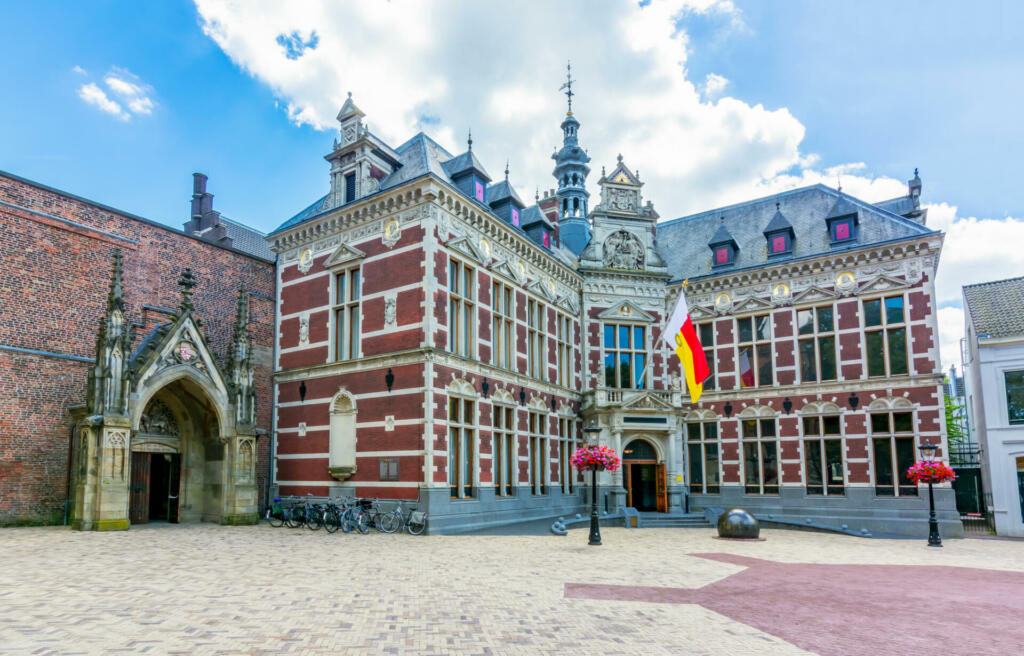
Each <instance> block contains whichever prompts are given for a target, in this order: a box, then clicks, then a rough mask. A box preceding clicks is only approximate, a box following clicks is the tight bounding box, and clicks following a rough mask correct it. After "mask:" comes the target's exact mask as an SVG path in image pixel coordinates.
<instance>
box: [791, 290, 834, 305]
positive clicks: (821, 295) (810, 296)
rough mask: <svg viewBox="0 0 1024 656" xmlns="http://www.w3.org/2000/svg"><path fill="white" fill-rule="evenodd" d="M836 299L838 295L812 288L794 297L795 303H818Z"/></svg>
mask: <svg viewBox="0 0 1024 656" xmlns="http://www.w3.org/2000/svg"><path fill="white" fill-rule="evenodd" d="M835 297H836V295H835V293H833V292H830V291H828V290H825V289H822V288H821V287H811V288H809V289H805V290H804V291H802V292H800V293H799V294H797V295H796V296H794V297H793V303H795V304H796V303H817V302H819V301H831V300H832V299H834V298H835Z"/></svg>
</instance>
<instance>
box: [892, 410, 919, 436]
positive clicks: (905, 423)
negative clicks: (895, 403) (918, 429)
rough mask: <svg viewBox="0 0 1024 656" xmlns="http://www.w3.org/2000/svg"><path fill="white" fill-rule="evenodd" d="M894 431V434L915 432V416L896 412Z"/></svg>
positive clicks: (893, 418) (893, 416) (893, 421)
mask: <svg viewBox="0 0 1024 656" xmlns="http://www.w3.org/2000/svg"><path fill="white" fill-rule="evenodd" d="M892 431H893V432H894V433H912V432H914V415H913V414H911V413H909V412H894V413H893V415H892Z"/></svg>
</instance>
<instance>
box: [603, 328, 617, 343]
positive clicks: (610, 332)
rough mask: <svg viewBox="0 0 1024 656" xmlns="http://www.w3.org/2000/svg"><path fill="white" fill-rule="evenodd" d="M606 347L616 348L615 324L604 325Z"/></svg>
mask: <svg viewBox="0 0 1024 656" xmlns="http://www.w3.org/2000/svg"><path fill="white" fill-rule="evenodd" d="M604 347H605V348H615V326H609V325H607V324H606V325H605V327H604Z"/></svg>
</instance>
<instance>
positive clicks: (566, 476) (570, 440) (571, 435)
mask: <svg viewBox="0 0 1024 656" xmlns="http://www.w3.org/2000/svg"><path fill="white" fill-rule="evenodd" d="M577 446H578V444H577V440H576V421H575V420H574V419H567V418H565V417H559V418H558V478H559V480H560V482H561V483H562V493H563V494H572V493H573V491H574V490H575V489H576V481H575V477H576V476H575V472H574V471H573V468H572V463H571V462H570V458H572V454H573V453H575V452H576V448H577Z"/></svg>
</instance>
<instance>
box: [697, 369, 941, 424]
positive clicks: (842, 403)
mask: <svg viewBox="0 0 1024 656" xmlns="http://www.w3.org/2000/svg"><path fill="white" fill-rule="evenodd" d="M944 380H945V374H943V373H941V372H940V373H935V374H915V375H912V376H898V377H889V378H857V379H855V380H837V381H830V382H827V383H797V384H794V385H778V386H774V387H748V388H744V389H738V390H705V391H704V394H703V396H701V400H700V401H699V402H698V403H697V406H696V407H703V406H705V405H706V404H709V403H722V402H725V401H747V402H750V403H756V402H758V401H760V400H762V399H778V398H782V397H786V396H788V397H790V398H792V399H793V400H794V403H795V402H796V399H798V398H804V397H808V398H811V399H812V400H813V401H820V400H827V401H831V400H832V397H833V396H834V397H836V398H837V399H838V400H837V401H835V403H836V404H838V405H839V407H841V408H843V409H847V410H848V409H849V406H848V405H847V401H846V399H847V398H848V397H849V396H850V392H857V393H858V394H860V393H861V392H868V391H872V390H878V389H880V388H881V389H891V390H906V389H910V388H914V387H922V386H931V385H941V384H942V382H943V381H944ZM819 397H820V398H819ZM869 403H871V399H869V398H866V397H863V396H862V397H861V398H860V405H859V406H857V409H858V410H863V409H864V408H865V407H867V405H868V404H869ZM938 403H939V404H940V405H941V401H939V402H938ZM687 405H689V404H687ZM742 409H743V408H742V407H740V408H736V409H735V410H734V414H733V416H735V413H737V412H739V411H740V410H742ZM797 410H798V408H796V407H794V409H793V412H794V413H795V412H796V411H797Z"/></svg>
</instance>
